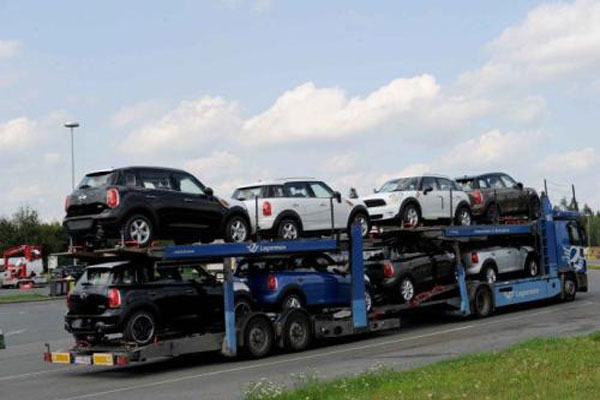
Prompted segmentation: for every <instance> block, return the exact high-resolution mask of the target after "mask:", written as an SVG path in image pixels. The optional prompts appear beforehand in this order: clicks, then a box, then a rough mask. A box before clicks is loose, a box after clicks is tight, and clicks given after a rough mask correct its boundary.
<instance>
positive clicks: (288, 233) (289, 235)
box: [277, 218, 300, 240]
mask: <svg viewBox="0 0 600 400" xmlns="http://www.w3.org/2000/svg"><path fill="white" fill-rule="evenodd" d="M277 237H278V238H279V239H283V240H296V239H298V238H299V237H300V227H299V226H298V223H297V222H296V221H294V220H293V219H287V218H286V219H284V220H283V221H281V222H280V223H279V226H278V227H277Z"/></svg>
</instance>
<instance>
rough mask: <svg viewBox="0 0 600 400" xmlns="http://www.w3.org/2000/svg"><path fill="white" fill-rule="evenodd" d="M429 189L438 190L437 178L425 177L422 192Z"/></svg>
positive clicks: (422, 181) (422, 182)
mask: <svg viewBox="0 0 600 400" xmlns="http://www.w3.org/2000/svg"><path fill="white" fill-rule="evenodd" d="M427 188H432V189H433V190H438V186H437V182H436V181H435V178H433V177H431V176H425V177H423V179H422V180H421V190H425V189H427Z"/></svg>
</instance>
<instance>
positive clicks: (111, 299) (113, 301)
mask: <svg viewBox="0 0 600 400" xmlns="http://www.w3.org/2000/svg"><path fill="white" fill-rule="evenodd" d="M118 307H121V292H119V289H115V288H112V289H108V308H118Z"/></svg>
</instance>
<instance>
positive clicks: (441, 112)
mask: <svg viewBox="0 0 600 400" xmlns="http://www.w3.org/2000/svg"><path fill="white" fill-rule="evenodd" d="M598 110H600V2H599V1H591V0H580V1H568V2H561V1H552V2H535V1H527V0H519V1H503V2H481V1H452V2H449V1H444V0H440V1H433V0H432V1H423V2H414V1H379V2H364V1H352V0H344V1H328V2H323V1H301V2H293V1H278V0H212V1H210V0H206V1H202V2H198V1H170V2H158V1H147V0H146V1H128V2H122V1H119V2H117V1H104V2H81V1H59V2H34V1H9V0H0V170H1V171H2V172H1V174H0V187H1V188H2V191H0V215H3V216H9V215H11V214H12V213H13V212H14V211H16V210H17V208H18V207H19V206H23V205H27V206H30V207H32V208H34V209H37V210H38V211H39V212H40V214H41V216H42V217H43V218H44V219H45V220H60V219H62V217H63V216H64V210H63V205H64V198H65V196H66V195H67V194H68V193H69V192H70V190H71V159H70V136H69V131H68V130H67V129H66V128H64V127H63V124H64V122H65V121H71V120H75V121H78V122H79V123H80V124H81V127H80V128H78V129H76V130H75V165H76V181H79V180H81V178H82V176H83V175H84V174H85V173H86V172H89V171H93V170H98V169H103V168H110V167H119V166H127V165H161V166H169V167H177V168H183V169H186V170H187V171H189V172H192V173H193V174H195V175H196V176H197V177H198V178H199V179H200V180H201V181H202V182H203V183H204V184H205V185H207V186H210V187H212V188H213V189H214V190H215V192H216V193H217V194H219V195H221V196H224V197H228V196H230V195H231V193H232V191H233V189H234V188H235V187H236V186H237V185H242V184H245V183H249V182H255V181H257V180H261V179H268V178H274V177H285V176H287V177H289V176H314V177H319V178H322V179H323V180H325V181H326V182H328V183H329V184H330V185H331V186H332V187H334V188H335V189H337V190H339V191H341V192H342V193H343V194H345V193H347V192H348V190H349V188H350V187H355V188H357V189H358V192H359V194H361V195H367V194H369V193H370V192H371V191H372V190H373V188H376V187H379V186H380V185H381V184H382V183H384V182H385V181H386V180H387V179H391V178H395V177H400V176H407V175H414V174H422V173H440V174H444V175H449V176H451V177H457V176H462V175H465V174H475V173H483V172H489V171H504V172H507V173H509V174H511V175H512V176H513V177H514V178H515V179H516V180H518V181H521V182H523V183H524V184H525V186H530V187H534V188H536V189H538V190H541V189H542V188H543V182H544V179H547V182H548V191H549V194H550V197H551V199H552V200H553V201H555V202H556V201H558V199H560V197H562V196H569V197H570V185H571V184H574V185H575V187H576V191H577V197H578V200H579V202H580V203H583V202H585V203H588V204H589V205H590V206H592V208H593V209H595V210H598V209H600V178H599V174H598V171H599V167H600V129H599V127H600V112H598Z"/></svg>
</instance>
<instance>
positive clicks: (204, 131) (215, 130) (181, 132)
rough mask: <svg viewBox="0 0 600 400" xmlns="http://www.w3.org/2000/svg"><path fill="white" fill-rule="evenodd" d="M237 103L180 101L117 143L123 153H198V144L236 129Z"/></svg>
mask: <svg viewBox="0 0 600 400" xmlns="http://www.w3.org/2000/svg"><path fill="white" fill-rule="evenodd" d="M239 126H240V120H239V117H238V115H237V105H236V104H235V103H232V102H228V101H226V100H224V99H223V98H221V97H202V98H200V99H198V100H194V101H182V102H181V103H179V105H178V106H177V107H176V108H175V109H174V110H172V111H170V112H168V113H167V114H165V115H163V116H162V117H160V118H159V119H158V120H156V121H153V122H150V123H147V124H146V125H144V126H142V127H140V128H138V129H136V130H134V131H133V132H132V133H130V134H129V135H128V136H127V137H126V138H125V139H124V140H123V143H122V144H121V150H123V151H125V152H127V153H139V154H148V155H150V154H155V153H159V152H161V151H162V152H173V151H185V152H196V153H197V152H200V151H201V148H200V147H199V146H201V145H202V144H205V143H207V142H208V141H210V140H219V139H220V138H222V137H224V136H228V135H230V134H232V133H234V132H238V131H239Z"/></svg>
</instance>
